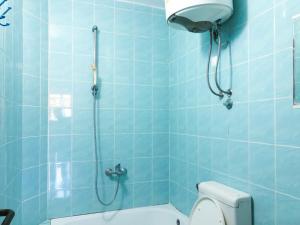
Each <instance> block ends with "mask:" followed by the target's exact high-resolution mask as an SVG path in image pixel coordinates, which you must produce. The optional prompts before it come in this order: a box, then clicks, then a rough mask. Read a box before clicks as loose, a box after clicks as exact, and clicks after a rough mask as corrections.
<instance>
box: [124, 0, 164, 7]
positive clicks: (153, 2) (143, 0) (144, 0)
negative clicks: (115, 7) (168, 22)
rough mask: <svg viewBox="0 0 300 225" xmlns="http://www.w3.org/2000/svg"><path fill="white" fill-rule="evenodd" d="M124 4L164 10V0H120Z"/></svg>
mask: <svg viewBox="0 0 300 225" xmlns="http://www.w3.org/2000/svg"><path fill="white" fill-rule="evenodd" d="M119 1H124V2H132V3H135V4H140V5H147V6H151V7H155V8H164V0H119Z"/></svg>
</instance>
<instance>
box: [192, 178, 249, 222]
mask: <svg viewBox="0 0 300 225" xmlns="http://www.w3.org/2000/svg"><path fill="white" fill-rule="evenodd" d="M198 190H199V195H200V197H202V196H207V197H209V198H212V199H214V200H215V201H217V202H218V203H219V205H220V207H221V209H222V211H223V215H224V219H225V221H226V225H252V209H251V196H250V195H249V194H247V193H245V192H242V191H238V190H236V189H233V188H231V187H228V186H226V185H223V184H220V183H217V182H215V181H208V182H203V183H200V184H198Z"/></svg>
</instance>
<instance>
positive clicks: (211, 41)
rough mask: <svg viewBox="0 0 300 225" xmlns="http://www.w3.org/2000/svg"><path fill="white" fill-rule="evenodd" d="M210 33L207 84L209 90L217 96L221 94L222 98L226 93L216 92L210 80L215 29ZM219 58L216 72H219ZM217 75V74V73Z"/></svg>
mask: <svg viewBox="0 0 300 225" xmlns="http://www.w3.org/2000/svg"><path fill="white" fill-rule="evenodd" d="M209 34H210V39H209V55H208V62H207V69H206V80H207V85H208V88H209V90H210V91H211V92H212V93H213V94H214V95H216V96H219V97H220V98H223V97H224V95H223V94H222V92H220V93H217V92H215V91H214V90H213V89H212V87H211V85H210V80H209V74H210V61H211V53H212V48H213V29H210V31H209ZM219 58H220V56H218V59H217V65H216V71H215V72H216V73H217V72H218V64H219ZM215 76H216V75H215Z"/></svg>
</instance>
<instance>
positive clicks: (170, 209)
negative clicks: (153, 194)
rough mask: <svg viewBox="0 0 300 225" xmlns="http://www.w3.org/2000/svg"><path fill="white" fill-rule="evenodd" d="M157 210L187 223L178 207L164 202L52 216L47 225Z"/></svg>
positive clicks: (185, 217) (186, 218) (186, 224)
mask: <svg viewBox="0 0 300 225" xmlns="http://www.w3.org/2000/svg"><path fill="white" fill-rule="evenodd" d="M147 209H148V210H149V209H150V210H157V211H168V212H170V213H172V214H174V215H176V216H177V217H178V219H179V220H180V221H183V224H184V225H188V221H189V220H188V217H187V216H186V215H184V214H183V213H182V212H180V211H179V210H178V209H176V208H175V207H174V206H173V205H172V204H164V205H153V206H143V207H136V208H129V209H120V210H111V211H105V212H96V213H86V214H81V215H74V216H67V217H61V218H53V219H50V220H49V225H59V224H60V223H59V222H70V221H68V220H72V219H74V218H80V217H82V218H83V217H94V216H97V215H99V216H100V215H101V214H104V213H105V214H107V215H113V214H114V213H118V212H120V211H121V212H123V213H126V212H131V213H132V211H137V212H139V211H145V210H147Z"/></svg>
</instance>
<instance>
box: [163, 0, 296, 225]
mask: <svg viewBox="0 0 300 225" xmlns="http://www.w3.org/2000/svg"><path fill="white" fill-rule="evenodd" d="M234 5H235V9H236V11H235V15H234V17H233V18H232V19H231V20H230V21H229V22H228V23H227V24H226V25H225V26H224V35H223V36H224V37H227V39H229V40H230V43H231V44H230V45H231V46H230V47H231V48H227V49H226V50H225V51H224V52H223V55H222V60H221V61H222V63H221V76H222V85H223V87H228V85H227V84H228V80H229V79H230V75H232V85H233V87H232V89H233V98H232V99H233V101H234V107H233V109H232V110H230V111H228V110H227V109H225V107H224V106H223V105H222V104H221V102H219V100H218V99H217V98H216V97H214V96H212V95H211V94H210V92H209V90H208V88H207V84H206V80H205V70H206V63H207V57H208V55H207V52H208V36H207V34H203V35H193V34H188V33H186V32H180V31H175V30H170V57H171V59H170V83H169V85H170V89H169V95H170V115H169V116H170V200H171V202H172V204H174V205H175V206H176V207H178V208H179V209H180V210H182V211H183V212H184V213H188V212H189V210H190V209H191V207H192V204H193V202H194V201H195V199H196V198H197V193H196V190H195V183H196V182H201V181H206V180H217V181H220V182H222V183H225V184H228V185H230V186H233V187H236V188H238V189H241V190H244V191H246V192H249V193H250V194H251V195H252V196H253V200H254V224H255V225H260V224H270V225H271V224H277V225H286V224H290V225H292V224H293V225H294V224H297V223H298V221H299V219H300V216H299V213H297V211H299V206H300V195H299V194H300V192H299V190H300V189H299V187H300V179H299V169H300V164H299V158H300V148H299V147H300V142H299V140H300V133H299V126H300V125H299V124H300V111H299V110H297V109H293V108H292V19H291V18H292V16H293V15H296V14H298V13H300V5H299V2H298V1H296V0H287V1H286V0H283V1H279V0H277V1H272V0H269V1H253V0H249V1H245V0H236V1H234ZM229 49H231V51H229ZM230 62H231V63H232V65H230Z"/></svg>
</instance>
